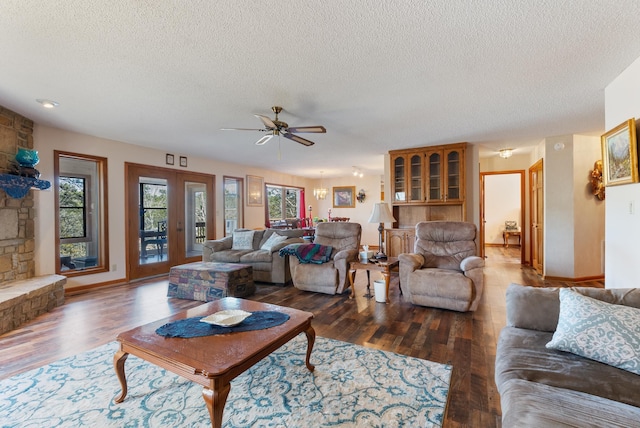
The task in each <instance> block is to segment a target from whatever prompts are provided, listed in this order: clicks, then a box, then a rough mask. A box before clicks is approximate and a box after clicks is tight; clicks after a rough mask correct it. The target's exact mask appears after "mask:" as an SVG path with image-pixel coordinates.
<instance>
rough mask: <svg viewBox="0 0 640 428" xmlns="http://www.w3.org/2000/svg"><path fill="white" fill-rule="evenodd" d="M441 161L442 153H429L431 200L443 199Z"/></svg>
mask: <svg viewBox="0 0 640 428" xmlns="http://www.w3.org/2000/svg"><path fill="white" fill-rule="evenodd" d="M440 161H441V156H440V153H431V154H430V155H429V200H431V201H439V200H441V199H442V183H441V178H440V172H441V171H440Z"/></svg>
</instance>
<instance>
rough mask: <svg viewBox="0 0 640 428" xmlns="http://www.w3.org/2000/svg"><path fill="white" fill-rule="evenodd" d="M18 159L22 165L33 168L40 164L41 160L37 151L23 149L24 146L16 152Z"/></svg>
mask: <svg viewBox="0 0 640 428" xmlns="http://www.w3.org/2000/svg"><path fill="white" fill-rule="evenodd" d="M16 161H17V162H18V163H19V164H20V166H25V167H28V168H33V167H34V166H36V165H37V164H38V162H40V158H39V157H38V152H37V151H35V150H29V149H23V148H22V147H20V148H18V153H16Z"/></svg>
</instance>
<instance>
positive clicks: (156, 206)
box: [125, 163, 215, 279]
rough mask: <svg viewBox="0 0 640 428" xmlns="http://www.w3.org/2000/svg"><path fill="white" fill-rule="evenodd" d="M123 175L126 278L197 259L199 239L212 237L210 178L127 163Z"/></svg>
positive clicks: (212, 202) (199, 249) (160, 271)
mask: <svg viewBox="0 0 640 428" xmlns="http://www.w3.org/2000/svg"><path fill="white" fill-rule="evenodd" d="M125 176H126V179H127V185H126V189H127V192H126V208H125V210H126V213H127V215H126V217H127V222H126V230H127V232H126V234H127V276H128V278H129V279H137V278H144V277H148V276H154V275H160V274H163V273H167V272H169V269H170V268H171V266H175V265H179V264H183V263H189V262H193V261H199V260H201V259H202V243H203V242H204V241H205V240H206V239H213V237H214V235H215V233H214V230H213V229H214V217H215V216H214V213H215V210H214V195H213V189H214V183H215V177H214V176H213V175H208V174H199V173H189V172H182V171H176V170H173V169H166V168H158V167H150V166H146V165H138V164H132V163H125Z"/></svg>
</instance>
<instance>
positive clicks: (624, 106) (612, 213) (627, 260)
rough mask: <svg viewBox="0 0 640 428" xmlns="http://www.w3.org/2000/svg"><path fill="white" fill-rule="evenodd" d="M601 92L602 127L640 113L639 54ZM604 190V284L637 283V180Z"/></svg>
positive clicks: (639, 265) (639, 219) (639, 215)
mask: <svg viewBox="0 0 640 428" xmlns="http://www.w3.org/2000/svg"><path fill="white" fill-rule="evenodd" d="M604 95H605V103H604V107H605V129H607V130H609V129H613V128H615V127H616V126H617V125H619V124H620V123H622V122H624V121H625V120H627V119H629V118H632V117H635V118H638V117H640V58H638V59H636V60H635V61H634V62H633V64H631V65H630V66H629V67H628V68H627V69H626V70H624V71H623V72H622V73H621V74H620V75H619V76H618V77H617V78H616V79H615V80H614V81H613V82H611V83H610V84H609V85H608V86H607V87H606V88H605V91H604ZM605 194H606V196H605V219H606V220H605V242H606V245H605V272H604V273H605V278H606V282H605V286H606V287H607V288H627V287H638V278H640V257H639V256H638V254H640V253H639V252H638V249H637V246H638V242H640V206H639V205H638V204H640V184H627V185H621V186H610V187H607V188H606V190H605ZM630 204H633V210H630V209H629V205H630Z"/></svg>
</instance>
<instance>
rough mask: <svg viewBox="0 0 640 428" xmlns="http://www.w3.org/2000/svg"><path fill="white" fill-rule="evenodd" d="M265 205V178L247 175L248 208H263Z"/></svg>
mask: <svg viewBox="0 0 640 428" xmlns="http://www.w3.org/2000/svg"><path fill="white" fill-rule="evenodd" d="M263 204H264V178H262V177H258V176H257V175H247V206H248V207H261V206H262V205H263Z"/></svg>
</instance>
